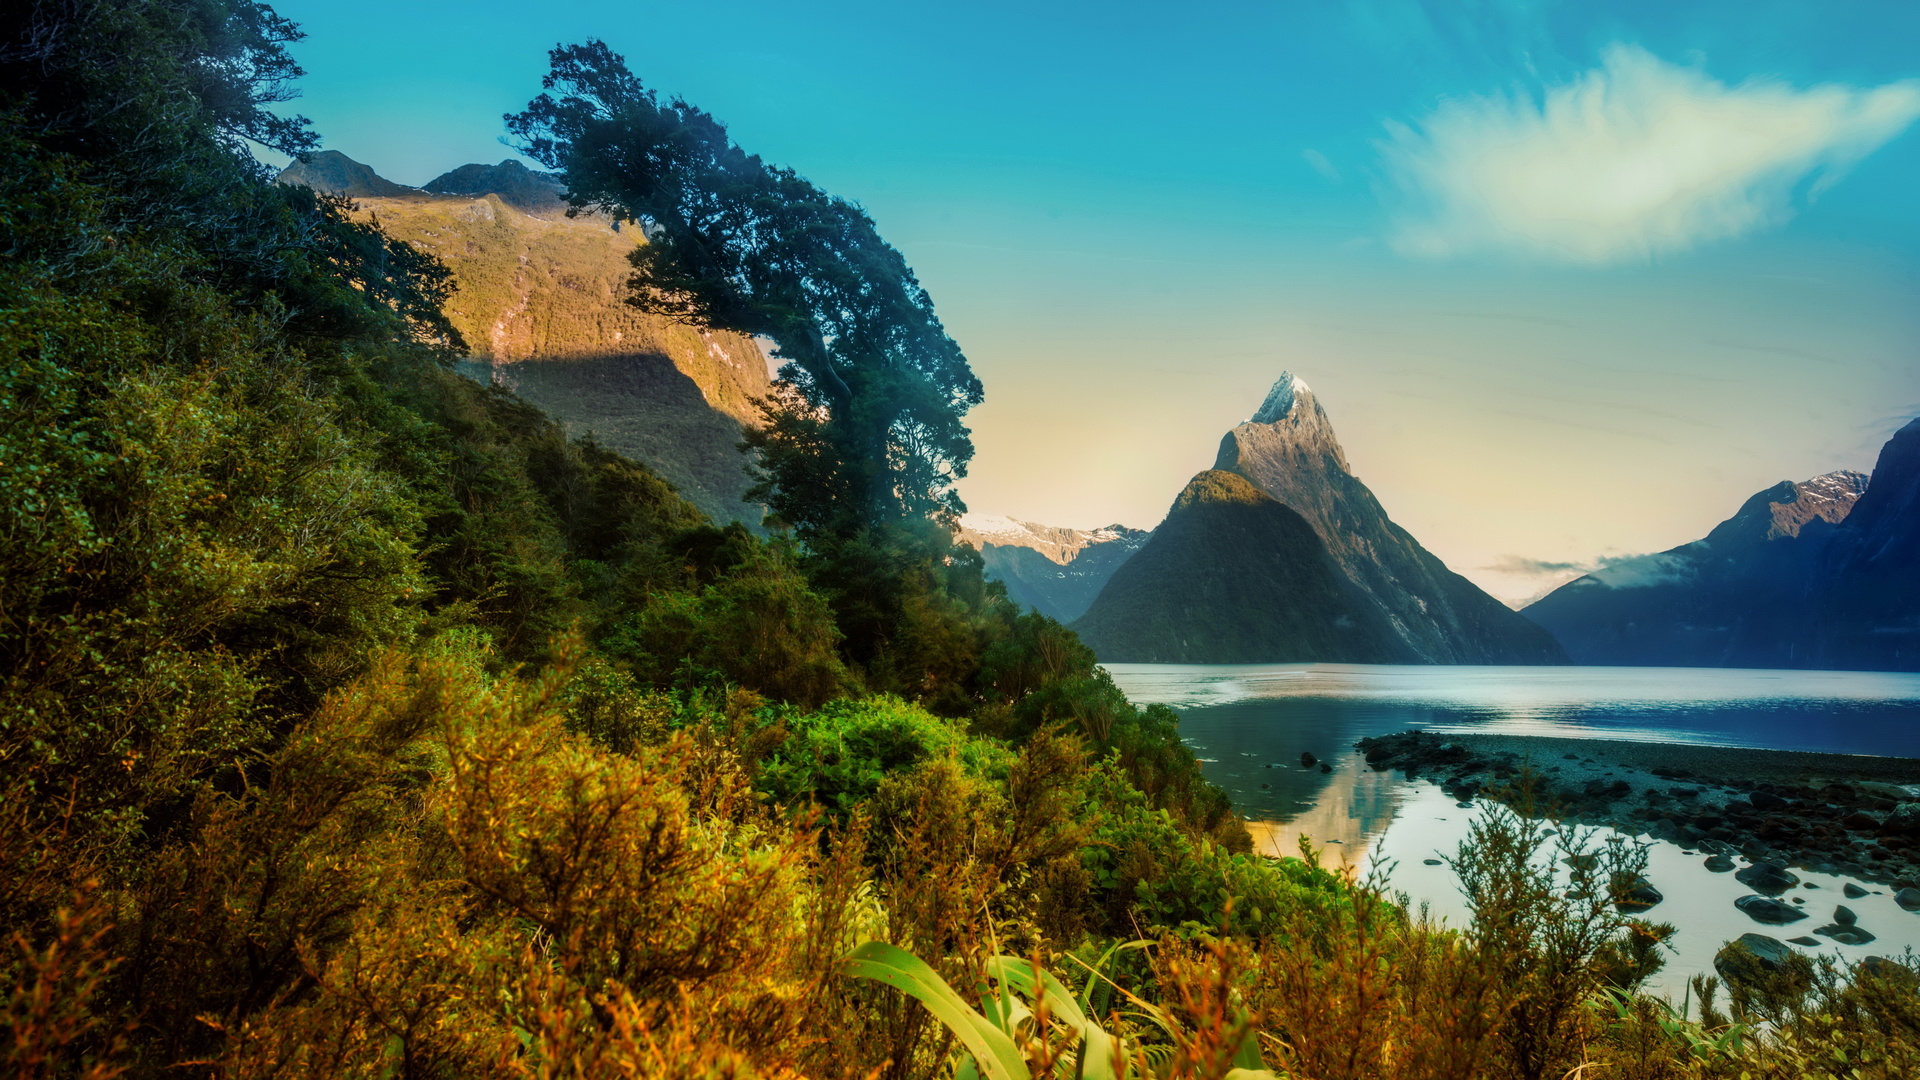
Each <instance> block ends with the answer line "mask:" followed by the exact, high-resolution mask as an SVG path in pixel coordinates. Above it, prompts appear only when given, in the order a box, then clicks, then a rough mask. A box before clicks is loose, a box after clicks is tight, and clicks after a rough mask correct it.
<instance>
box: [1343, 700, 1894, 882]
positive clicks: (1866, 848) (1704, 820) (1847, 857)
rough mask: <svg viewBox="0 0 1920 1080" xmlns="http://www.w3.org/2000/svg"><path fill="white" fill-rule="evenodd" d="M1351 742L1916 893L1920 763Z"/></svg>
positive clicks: (1423, 767)
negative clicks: (1532, 784)
mask: <svg viewBox="0 0 1920 1080" xmlns="http://www.w3.org/2000/svg"><path fill="white" fill-rule="evenodd" d="M1354 745H1355V747H1356V748H1357V749H1359V750H1360V751H1361V752H1363V753H1364V754H1365V755H1366V759H1367V763H1368V765H1369V766H1370V767H1371V768H1373V769H1374V770H1376V771H1387V770H1395V771H1399V772H1403V773H1405V774H1407V776H1408V777H1409V778H1413V777H1416V776H1422V777H1424V778H1426V779H1429V780H1435V781H1437V782H1439V784H1440V786H1441V788H1442V789H1443V790H1445V791H1447V792H1449V793H1450V794H1453V795H1455V796H1456V797H1457V798H1459V799H1461V801H1463V802H1465V801H1470V800H1471V799H1473V798H1489V797H1490V798H1499V799H1500V800H1501V801H1503V802H1509V803H1511V802H1512V801H1513V792H1512V790H1511V788H1512V785H1513V784H1514V783H1515V781H1516V780H1517V779H1518V778H1519V777H1520V776H1521V775H1522V773H1523V771H1524V770H1525V769H1527V768H1531V769H1532V770H1533V771H1534V772H1535V773H1536V774H1537V776H1538V778H1539V779H1538V781H1537V786H1536V797H1537V798H1542V799H1544V800H1545V801H1546V802H1548V803H1550V804H1552V805H1553V806H1554V807H1555V808H1556V809H1557V810H1558V811H1559V812H1560V813H1559V816H1561V817H1562V818H1563V819H1564V820H1567V821H1572V822H1577V823H1580V824H1588V825H1607V826H1610V827H1613V828H1616V829H1618V830H1620V831H1622V832H1626V833H1632V834H1635V835H1646V836H1653V837H1655V838H1657V839H1661V840H1666V841H1669V842H1672V843H1676V844H1679V845H1681V846H1682V847H1684V848H1688V849H1690V850H1695V851H1699V852H1701V853H1702V854H1705V855H1707V856H1709V857H1712V858H1721V859H1726V858H1729V857H1731V856H1733V855H1736V854H1737V855H1743V856H1745V857H1746V858H1747V859H1748V860H1749V861H1751V862H1772V863H1777V864H1781V865H1786V866H1796V867H1800V868H1802V869H1808V870H1815V871H1820V872H1823V873H1834V874H1841V875H1845V876H1849V877H1856V878H1859V879H1861V880H1865V881H1873V882H1878V883H1880V884H1885V885H1891V886H1895V887H1898V888H1909V887H1920V759H1916V758H1895V757H1873V756H1867V755H1854V754H1832V753H1816V752H1808V751H1797V750H1756V749H1749V748H1738V747H1719V746H1699V745H1692V744H1683V743H1646V742H1627V741H1624V740H1615V739H1574V738H1562V737H1553V736H1537V735H1500V734H1449V735H1438V734H1432V733H1427V732H1421V731H1407V732H1401V733H1398V734H1394V735H1385V736H1379V737H1376V738H1368V739H1362V740H1360V741H1359V742H1358V743H1356V744H1354ZM1909 785H1912V789H1911V790H1908V786H1909ZM1727 868H1728V869H1732V866H1731V863H1728V864H1727Z"/></svg>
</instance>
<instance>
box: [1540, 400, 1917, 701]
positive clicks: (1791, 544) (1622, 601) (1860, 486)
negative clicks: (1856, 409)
mask: <svg viewBox="0 0 1920 1080" xmlns="http://www.w3.org/2000/svg"><path fill="white" fill-rule="evenodd" d="M1525 614H1526V616H1527V617H1528V618H1530V619H1532V620H1534V621H1535V622H1537V623H1539V624H1540V625H1542V626H1544V627H1546V628H1547V629H1549V630H1551V631H1552V632H1553V633H1554V635H1555V636H1556V637H1558V638H1559V639H1560V641H1561V643H1562V644H1563V645H1565V646H1566V648H1567V651H1568V652H1569V653H1570V654H1571V655H1572V657H1573V659H1574V661H1575V662H1576V663H1586V664H1638V665H1648V666H1673V665H1678V666H1696V667H1800V668H1808V667H1811V668H1838V669H1872V670H1907V671H1911V670H1920V420H1916V421H1914V422H1912V423H1909V424H1908V425H1907V426H1906V427H1904V428H1902V429H1901V430H1900V431H1899V432H1897V433H1896V434H1895V435H1894V436H1893V438H1892V439H1891V440H1889V441H1888V443H1887V445H1886V446H1885V447H1884V448H1882V450H1881V452H1880V460H1879V461H1878V463H1877V464H1876V465H1875V466H1874V471H1873V475H1872V478H1871V481H1869V478H1868V477H1866V476H1864V475H1862V474H1860V473H1857V472H1834V473H1828V474H1826V475H1824V476H1816V477H1814V478H1813V479H1811V480H1808V481H1805V482H1803V483H1799V484H1793V483H1785V482H1782V483H1780V484H1776V485H1774V486H1773V487H1770V488H1768V489H1766V490H1765V491H1761V492H1759V493H1757V494H1755V495H1754V496H1753V497H1752V498H1749V499H1748V500H1747V501H1746V502H1745V503H1743V504H1742V505H1741V507H1740V509H1739V510H1738V511H1736V512H1735V513H1734V515H1733V516H1732V517H1730V518H1728V519H1727V520H1726V521H1723V522H1721V523H1720V524H1719V525H1717V526H1715V527H1714V528H1713V531H1711V532H1709V533H1708V534H1707V535H1706V537H1705V538H1703V539H1701V540H1696V541H1694V542H1693V543H1691V544H1683V545H1681V546H1680V547H1677V548H1674V549H1672V550H1670V551H1663V552H1661V553H1659V554H1657V555H1647V556H1642V557H1641V558H1638V559H1631V560H1627V561H1625V562H1622V563H1619V564H1616V565H1614V566H1610V567H1608V568H1606V569H1604V570H1600V571H1596V572H1595V573H1592V574H1589V575H1587V576H1585V577H1582V578H1578V579H1576V580H1574V581H1571V582H1568V583H1567V584H1566V585H1563V586H1561V587H1560V588H1559V589H1557V590H1555V591H1554V592H1552V593H1549V594H1548V595H1547V596H1546V597H1544V598H1542V599H1541V600H1540V601H1538V602H1537V603H1535V604H1533V605H1532V606H1530V607H1528V608H1526V609H1525Z"/></svg>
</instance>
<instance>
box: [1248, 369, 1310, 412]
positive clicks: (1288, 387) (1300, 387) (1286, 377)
mask: <svg viewBox="0 0 1920 1080" xmlns="http://www.w3.org/2000/svg"><path fill="white" fill-rule="evenodd" d="M1302 396H1305V397H1306V398H1308V400H1312V397H1313V391H1311V390H1309V389H1307V384H1306V381H1305V380H1303V379H1300V378H1297V377H1295V376H1294V374H1293V372H1291V371H1283V372H1281V373H1280V377H1279V378H1278V379H1276V380H1274V383H1273V389H1271V390H1269V391H1267V400H1265V401H1263V402H1261V403H1260V411H1259V412H1256V413H1254V414H1253V419H1252V420H1249V421H1247V422H1248V423H1249V424H1273V423H1278V422H1279V421H1281V420H1284V419H1286V418H1287V417H1288V416H1289V415H1290V414H1291V413H1292V412H1293V403H1294V401H1295V400H1296V399H1298V398H1300V397H1302Z"/></svg>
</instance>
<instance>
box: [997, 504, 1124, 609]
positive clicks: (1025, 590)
mask: <svg viewBox="0 0 1920 1080" xmlns="http://www.w3.org/2000/svg"><path fill="white" fill-rule="evenodd" d="M960 540H961V541H962V542H964V543H968V544H972V545H973V546H974V547H975V548H977V549H979V551H980V555H981V557H982V558H983V559H984V560H985V561H986V564H987V575H988V576H989V577H992V578H994V579H996V580H998V581H1001V582H1004V583H1005V584H1006V586H1007V596H1008V598H1009V599H1011V600H1013V601H1014V602H1016V603H1019V604H1023V605H1025V606H1027V607H1030V608H1032V609H1033V610H1035V611H1038V612H1039V613H1040V614H1042V615H1046V616H1048V617H1049V618H1053V619H1058V620H1059V621H1061V622H1063V623H1064V622H1072V621H1073V620H1075V619H1077V618H1079V617H1080V616H1081V615H1083V614H1085V613H1086V610H1087V608H1088V606H1089V605H1091V604H1092V603H1093V598H1094V597H1096V596H1098V595H1099V594H1100V590H1101V589H1102V588H1103V587H1104V586H1105V585H1106V583H1107V581H1108V579H1110V578H1112V577H1113V573H1114V571H1116V570H1118V569H1119V568H1120V567H1121V566H1122V565H1123V564H1125V563H1126V561H1127V560H1128V559H1130V558H1132V557H1133V556H1134V554H1135V553H1136V552H1138V551H1139V550H1140V548H1141V546H1142V545H1144V544H1145V543H1146V542H1147V531H1146V530H1145V529H1129V528H1127V527H1126V526H1125V525H1109V526H1107V527H1106V528H1104V529H1063V528H1059V527H1056V526H1052V525H1037V524H1034V523H1033V522H1031V521H1015V520H1014V519H1012V518H1005V517H997V516H994V515H988V514H968V515H966V516H965V517H963V518H961V519H960Z"/></svg>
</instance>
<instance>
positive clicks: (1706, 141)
mask: <svg viewBox="0 0 1920 1080" xmlns="http://www.w3.org/2000/svg"><path fill="white" fill-rule="evenodd" d="M1916 118H1920V81H1916V80H1905V81H1901V82H1897V83H1890V84H1888V85H1886V86H1879V87H1871V88H1858V87H1850V86H1842V85H1837V84H1834V85H1823V86H1814V87H1808V88H1806V89H1798V88H1795V87H1793V86H1790V85H1788V84H1786V83H1783V82H1779V81H1776V80H1771V79H1761V78H1756V79H1750V80H1748V81H1746V82H1744V83H1741V84H1739V85H1737V86H1729V85H1727V84H1725V83H1721V82H1717V81H1715V80H1714V79H1712V78H1710V77H1709V76H1707V75H1706V74H1705V73H1704V72H1702V71H1699V70H1697V69H1694V68H1689V67H1681V66H1678V65H1674V64H1669V63H1667V62H1665V61H1663V60H1661V59H1660V58H1658V57H1656V56H1654V55H1652V54H1651V53H1649V52H1647V51H1646V50H1644V49H1641V48H1638V47H1636V46H1631V45H1616V46H1613V47H1611V48H1609V49H1608V50H1607V51H1606V52H1605V53H1604V55H1603V56H1602V59H1601V64H1600V66H1599V67H1598V68H1595V69H1593V70H1591V71H1588V72H1586V73H1585V74H1583V75H1581V76H1579V77H1578V78H1576V79H1574V80H1573V81H1572V82H1570V83H1566V84H1564V85H1559V86H1554V87H1549V88H1547V89H1546V90H1545V91H1544V92H1542V93H1541V94H1539V95H1538V96H1537V97H1536V96H1535V95H1533V94H1531V93H1515V94H1510V95H1493V96H1486V97H1467V98H1460V99H1456V100H1452V101H1447V102H1444V103H1442V104H1441V105H1440V107H1439V108H1437V109H1436V110H1434V112H1433V113H1432V114H1431V115H1429V116H1427V117H1426V118H1424V119H1422V120H1420V121H1419V122H1417V123H1414V124H1400V123H1392V124H1389V125H1388V137H1387V138H1386V139H1385V140H1384V141H1383V142H1382V143H1381V144H1380V150H1381V153H1382V155H1383V158H1384V161H1385V164H1386V167H1387V172H1388V174H1389V175H1390V176H1391V177H1392V178H1393V179H1394V180H1395V181H1396V182H1397V184H1398V185H1399V188H1400V192H1401V194H1402V195H1403V196H1404V197H1405V198H1406V200H1407V204H1406V206H1405V207H1404V208H1403V216H1402V219H1401V221H1400V222H1399V224H1398V227H1397V229H1396V230H1395V234H1394V237H1393V239H1394V244H1395V246H1396V247H1397V248H1398V249H1399V250H1400V251H1402V252H1403V253H1406V254H1412V255H1421V256H1431V257H1445V256H1453V255H1461V254H1468V253H1474V252H1485V251H1494V252H1505V253H1510V254H1519V255H1525V256H1531V257H1536V258H1546V259H1552V260H1558V261H1567V262H1576V263H1594V264H1602V263H1615V262H1622V261H1628V260H1635V259H1643V258H1647V257H1649V256H1652V255H1657V254H1662V253H1668V252H1676V251H1683V250H1686V249H1688V248H1692V247H1695V246H1697V245H1699V244H1703V243H1707V242H1710V241H1714V240H1721V239H1726V238H1730V237H1734V236H1739V235H1742V234H1744V233H1748V232H1751V231H1753V230H1755V229H1757V228H1760V227H1763V226H1766V225H1770V224H1773V223H1776V222H1779V221H1782V220H1784V219H1786V218H1787V217H1788V216H1790V215H1791V213H1792V211H1793V206H1794V195H1795V192H1796V190H1798V189H1799V188H1800V185H1801V184H1802V183H1803V182H1804V181H1807V180H1809V179H1812V181H1813V183H1812V186H1811V187H1810V188H1809V189H1808V193H1809V194H1810V195H1811V194H1815V193H1817V192H1818V191H1819V190H1820V189H1821V188H1823V187H1825V186H1826V185H1829V184H1831V183H1833V182H1834V181H1836V180H1837V179H1839V177H1840V176H1841V175H1842V174H1843V173H1844V171H1845V170H1846V169H1847V168H1848V167H1849V166H1851V165H1853V164H1854V163H1855V162H1857V161H1858V160H1860V159H1861V158H1862V157H1864V156H1866V155H1867V154H1869V153H1871V152H1873V151H1874V150H1875V149H1878V148H1879V147H1880V146H1882V145H1883V144H1885V143H1886V142H1887V141H1888V140H1890V139H1892V138H1893V137H1894V136H1896V135H1898V134H1899V133H1900V132H1902V131H1904V130H1905V129H1906V128H1907V127H1908V126H1909V125H1910V124H1912V123H1913V121H1914V120H1915V119H1916Z"/></svg>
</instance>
